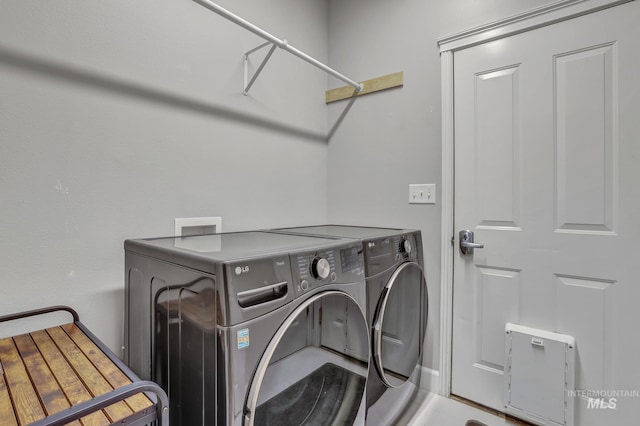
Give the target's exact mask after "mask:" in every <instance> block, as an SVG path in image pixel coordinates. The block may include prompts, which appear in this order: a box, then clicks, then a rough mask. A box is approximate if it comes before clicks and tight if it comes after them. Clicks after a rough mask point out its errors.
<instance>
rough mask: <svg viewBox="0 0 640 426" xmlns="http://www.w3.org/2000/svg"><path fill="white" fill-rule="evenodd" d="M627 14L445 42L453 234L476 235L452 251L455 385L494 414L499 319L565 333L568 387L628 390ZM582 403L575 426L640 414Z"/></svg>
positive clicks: (636, 44) (632, 407)
mask: <svg viewBox="0 0 640 426" xmlns="http://www.w3.org/2000/svg"><path fill="white" fill-rule="evenodd" d="M638 22H640V6H639V5H638V2H630V3H627V4H624V5H621V6H617V7H613V8H610V9H606V10H604V11H601V12H597V13H593V14H589V15H585V16H582V17H579V18H575V19H572V20H570V21H566V22H562V23H557V24H554V25H551V26H548V27H544V28H539V29H536V30H532V31H529V32H526V33H522V34H518V35H515V36H512V37H509V38H506V39H501V40H496V41H492V42H488V43H485V44H482V45H478V46H475V47H471V48H468V49H465V50H462V51H459V52H456V53H455V54H454V87H455V94H454V96H455V98H454V103H455V107H454V108H455V181H454V185H455V216H454V223H455V230H456V245H457V244H458V243H459V242H458V241H457V231H458V230H461V229H469V230H472V231H473V232H474V233H475V241H476V242H478V243H483V244H484V248H482V249H475V253H474V254H473V255H470V256H463V255H461V254H460V252H459V251H458V250H456V253H455V255H454V312H453V315H454V319H453V352H452V362H453V365H452V393H454V394H456V395H459V396H462V397H465V398H468V399H471V400H473V401H476V402H478V403H480V404H482V405H486V406H489V407H492V408H495V409H497V410H500V411H503V409H504V402H503V395H502V386H503V374H504V365H503V364H504V354H503V348H504V327H505V324H506V323H507V322H513V323H517V324H521V325H525V326H529V327H533V328H538V329H543V330H548V331H553V332H557V333H563V334H569V335H572V336H574V337H575V338H576V349H577V363H576V388H577V389H579V390H589V391H606V390H630V391H636V392H638V389H639V385H638V383H640V371H639V369H638V368H637V366H636V363H637V361H636V360H637V359H640V343H639V341H640V339H637V337H632V336H637V331H635V327H636V326H635V325H634V324H638V323H639V322H640V315H639V312H640V310H638V309H637V308H636V307H635V306H634V304H635V303H637V301H638V300H640V285H639V283H638V280H637V278H636V275H637V273H635V272H634V266H635V263H637V262H636V261H635V256H636V255H635V254H636V253H638V248H637V245H636V241H638V240H640V225H638V223H639V221H638V218H639V217H640V190H639V189H638V188H639V185H638V181H639V180H640V168H638V166H637V164H638V163H639V162H640V143H638V141H639V140H640V124H639V122H640V120H638V111H640V95H639V94H640V83H639V82H638V75H640V57H639V55H638V52H640V29H639V28H638V25H637V23H638ZM634 301H635V302H634ZM632 395H633V393H632ZM587 402H588V401H587V398H577V399H576V401H575V404H576V424H579V425H598V424H603V423H602V422H603V421H606V422H607V423H606V424H625V422H627V424H628V423H629V422H630V421H631V419H634V418H637V417H638V416H640V404H638V399H637V397H636V398H635V399H634V397H633V396H628V397H623V398H620V399H619V400H618V401H617V408H616V409H615V410H609V411H608V412H601V411H598V410H593V409H587ZM615 422H618V423H615Z"/></svg>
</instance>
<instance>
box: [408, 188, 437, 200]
mask: <svg viewBox="0 0 640 426" xmlns="http://www.w3.org/2000/svg"><path fill="white" fill-rule="evenodd" d="M435 203H436V184H435V183H421V184H413V183H412V184H409V204H435Z"/></svg>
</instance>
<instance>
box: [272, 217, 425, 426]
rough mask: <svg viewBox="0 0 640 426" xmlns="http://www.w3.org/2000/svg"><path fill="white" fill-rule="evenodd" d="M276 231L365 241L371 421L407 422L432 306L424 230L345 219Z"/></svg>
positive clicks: (415, 393)
mask: <svg viewBox="0 0 640 426" xmlns="http://www.w3.org/2000/svg"><path fill="white" fill-rule="evenodd" d="M274 232H285V233H289V234H295V235H307V236H310V235H314V236H322V237H340V238H345V239H355V240H358V241H359V242H360V243H361V250H362V252H363V254H364V262H365V275H366V288H367V324H368V326H369V329H370V336H371V345H372V347H371V353H372V361H373V362H372V364H373V365H374V366H375V368H371V369H370V371H369V377H368V380H367V419H368V421H367V423H369V424H372V425H380V424H385V425H389V424H394V423H398V422H400V423H403V422H405V421H406V419H407V418H410V417H411V413H412V410H413V409H415V408H416V407H417V405H418V404H419V402H420V401H416V397H417V396H418V391H419V387H420V379H421V375H422V372H421V366H422V362H423V349H424V343H425V338H426V329H427V317H428V306H429V299H428V291H427V283H426V279H425V274H424V266H423V262H424V260H423V252H422V235H421V232H420V231H419V230H408V229H394V228H375V227H361V226H346V225H319V226H306V227H295V228H281V229H277V230H274ZM414 402H417V403H418V404H414ZM401 419H402V420H401Z"/></svg>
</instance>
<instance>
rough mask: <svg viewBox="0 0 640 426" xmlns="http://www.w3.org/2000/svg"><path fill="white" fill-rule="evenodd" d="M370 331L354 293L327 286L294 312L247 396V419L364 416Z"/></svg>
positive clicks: (295, 421)
mask: <svg viewBox="0 0 640 426" xmlns="http://www.w3.org/2000/svg"><path fill="white" fill-rule="evenodd" d="M369 347H370V346H369V336H368V329H367V324H366V319H365V316H364V313H363V310H362V309H361V307H360V306H359V305H358V304H357V303H356V301H355V299H354V298H353V297H351V296H350V295H349V294H347V293H344V292H339V291H325V292H322V293H319V294H317V295H315V296H312V297H311V298H309V299H307V300H306V301H305V302H303V303H302V304H301V305H300V306H298V307H297V308H296V309H295V311H294V312H293V313H292V314H291V315H289V317H288V318H287V319H286V321H285V322H284V323H283V324H282V326H281V327H280V329H279V330H278V331H277V332H276V334H275V335H274V337H273V339H272V340H271V342H270V343H269V345H268V347H267V349H266V351H265V353H264V354H263V356H262V359H261V361H260V363H259V364H258V367H257V369H256V371H255V374H254V377H253V380H252V383H251V386H250V388H249V393H248V396H247V404H246V412H245V417H244V423H245V425H270V424H277V425H284V426H286V425H296V426H297V425H323V426H324V425H329V424H339V425H351V424H354V423H355V422H356V420H357V419H364V409H363V407H364V400H365V399H364V396H365V385H366V377H367V372H368V361H369Z"/></svg>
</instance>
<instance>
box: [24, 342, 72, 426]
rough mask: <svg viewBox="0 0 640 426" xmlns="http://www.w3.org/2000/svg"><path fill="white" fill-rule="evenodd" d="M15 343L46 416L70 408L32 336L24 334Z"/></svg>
mask: <svg viewBox="0 0 640 426" xmlns="http://www.w3.org/2000/svg"><path fill="white" fill-rule="evenodd" d="M13 341H14V343H15V345H16V348H17V349H18V352H19V353H20V357H21V358H22V362H23V363H24V365H25V367H26V369H27V372H28V373H29V377H30V378H31V382H32V383H33V387H34V389H35V391H36V393H37V394H38V396H39V397H40V401H42V404H43V405H44V409H45V411H46V414H47V415H51V414H55V413H57V412H58V411H62V410H64V409H66V408H69V407H70V406H71V404H69V401H67V398H66V397H65V396H64V393H63V392H62V390H61V389H60V386H58V382H57V381H56V379H55V377H54V376H53V374H51V370H50V369H49V366H47V364H46V363H45V362H44V359H43V358H42V355H40V351H39V350H38V347H37V346H36V345H35V343H33V340H32V339H31V336H29V335H28V334H22V335H20V336H15V337H14V338H13ZM70 424H71V425H74V426H80V422H78V421H76V422H73V423H70Z"/></svg>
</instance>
